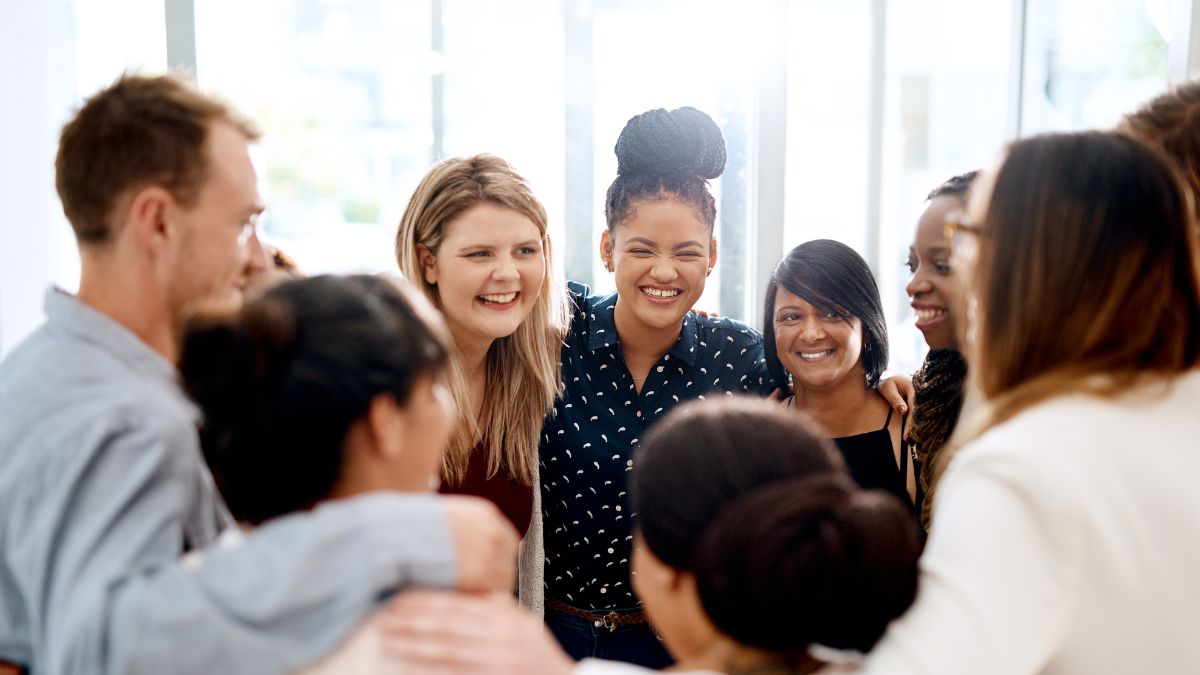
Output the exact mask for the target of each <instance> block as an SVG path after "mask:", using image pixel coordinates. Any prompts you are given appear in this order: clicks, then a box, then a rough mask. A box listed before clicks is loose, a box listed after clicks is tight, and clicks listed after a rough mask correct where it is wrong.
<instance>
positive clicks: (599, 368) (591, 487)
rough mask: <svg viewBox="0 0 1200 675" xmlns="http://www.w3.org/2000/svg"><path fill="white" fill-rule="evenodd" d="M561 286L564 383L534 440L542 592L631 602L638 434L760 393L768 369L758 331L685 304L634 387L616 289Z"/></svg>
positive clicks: (584, 604)
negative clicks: (568, 314)
mask: <svg viewBox="0 0 1200 675" xmlns="http://www.w3.org/2000/svg"><path fill="white" fill-rule="evenodd" d="M568 287H569V290H570V298H571V302H572V305H573V309H574V311H573V315H572V318H571V332H570V334H569V335H568V337H567V340H566V342H565V344H564V345H563V349H562V376H563V384H564V391H563V395H562V397H561V398H559V400H558V401H557V402H555V405H554V413H553V414H552V415H551V416H550V417H548V418H547V419H546V424H545V426H544V428H543V430H542V443H541V449H540V454H541V479H542V518H543V527H544V532H545V534H544V537H545V545H546V577H545V584H546V595H547V597H550V598H553V599H555V600H557V601H559V602H562V603H565V604H567V605H570V606H572V607H578V608H580V609H587V610H601V609H602V610H610V609H628V608H632V607H635V606H636V605H637V600H636V598H635V597H634V595H633V589H632V588H630V585H629V557H630V552H631V551H632V545H631V541H632V539H633V536H632V531H633V530H632V520H633V518H634V514H633V513H632V512H631V511H630V504H629V494H628V484H627V481H628V478H627V476H628V472H629V471H630V470H631V469H632V467H633V464H634V462H635V461H636V459H637V450H636V448H637V444H638V441H639V440H640V439H642V438H644V437H645V435H646V432H647V430H648V429H649V427H650V426H651V425H652V424H654V422H656V421H657V420H658V419H660V418H661V417H662V416H664V415H666V414H667V413H668V412H670V411H671V409H672V408H674V407H675V406H676V405H679V404H680V403H682V402H684V401H688V400H691V399H702V398H704V397H705V396H711V395H713V394H726V395H732V394H754V395H766V394H768V393H769V392H770V390H771V378H770V375H769V374H768V373H767V368H766V362H765V361H764V359H763V345H762V335H761V334H759V333H758V332H757V331H755V330H754V329H752V328H750V327H748V326H746V325H745V324H743V323H741V322H738V321H734V320H732V319H727V318H714V317H701V316H698V315H695V314H690V313H689V314H687V315H686V316H685V317H684V319H683V325H682V327H681V330H680V332H679V339H678V340H677V341H676V342H675V345H674V347H672V348H671V350H670V351H669V352H667V353H666V354H664V355H663V357H662V359H661V360H660V361H659V362H658V363H657V364H656V365H655V366H654V367H652V368H651V369H650V373H649V375H648V376H647V378H646V382H645V383H644V385H643V387H642V391H641V393H640V394H639V393H638V391H637V389H636V387H635V386H634V382H633V377H632V376H630V374H629V369H628V368H626V366H625V357H624V355H623V353H622V352H621V343H620V339H619V338H618V336H617V326H616V323H615V319H614V315H613V310H614V308H615V307H616V304H617V294H616V293H612V294H610V295H606V296H596V295H591V293H590V290H589V289H588V287H587V286H584V285H582V284H576V283H573V282H572V283H570V284H568Z"/></svg>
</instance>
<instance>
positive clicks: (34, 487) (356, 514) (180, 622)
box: [0, 290, 455, 675]
mask: <svg viewBox="0 0 1200 675" xmlns="http://www.w3.org/2000/svg"><path fill="white" fill-rule="evenodd" d="M45 308H46V314H47V317H48V320H47V322H46V323H45V324H44V325H43V326H42V327H41V328H39V329H38V330H37V331H36V332H35V333H34V334H33V335H32V336H31V337H30V338H29V339H27V340H26V341H25V342H23V343H22V344H21V345H20V346H19V347H18V348H17V349H15V350H14V351H13V352H12V354H11V355H9V357H8V358H7V359H5V360H4V362H3V363H2V364H0V660H9V661H15V662H17V663H24V664H27V665H29V666H30V670H31V671H32V672H33V673H36V674H41V673H53V674H58V673H154V674H156V675H157V674H161V673H168V672H171V673H255V674H259V673H281V672H287V671H291V670H295V669H297V668H299V667H301V666H304V665H307V664H309V663H311V662H313V661H315V660H316V659H317V658H319V657H320V656H322V655H323V654H324V653H325V652H327V651H328V650H329V649H331V648H332V647H333V646H335V645H336V644H337V643H338V642H339V641H340V640H341V639H342V638H343V637H344V636H345V635H346V634H347V633H348V632H349V631H350V629H351V628H353V627H354V625H355V624H356V623H357V622H359V621H360V620H361V619H362V618H363V617H364V616H365V615H366V614H367V613H368V612H369V611H370V610H371V609H372V608H373V607H374V606H375V605H376V604H377V603H378V601H379V599H380V598H381V597H382V596H383V595H385V594H386V593H387V592H388V591H390V590H393V589H395V588H397V587H398V586H402V585H408V584H420V585H428V586H443V587H448V586H452V585H453V583H454V581H455V578H454V577H455V567H454V555H453V548H452V543H451V539H450V534H449V530H448V528H447V524H446V520H445V516H444V514H443V512H442V511H441V509H440V507H439V506H438V504H437V502H436V500H435V499H434V498H433V497H429V496H416V497H413V496H401V495H393V494H376V495H370V496H364V497H359V498H355V499H348V500H339V501H337V502H331V503H328V504H326V505H324V506H322V507H320V508H318V509H316V510H314V511H311V512H308V513H303V514H296V515H292V516H287V517H284V518H279V519H276V520H273V521H271V522H270V523H268V524H266V525H264V526H263V527H260V528H258V529H256V530H255V531H254V532H253V533H251V534H250V535H249V536H248V537H247V538H246V539H245V540H244V541H243V542H241V543H240V544H239V545H237V546H233V547H228V548H227V547H215V548H213V549H210V550H208V551H206V552H205V553H204V555H203V556H202V559H201V562H200V564H199V565H195V566H184V565H183V564H181V561H180V556H181V554H182V552H183V551H184V549H185V547H189V548H203V547H206V546H208V545H209V544H211V543H212V542H214V541H215V540H216V538H217V536H218V534H219V532H220V530H221V529H222V528H223V527H225V526H226V525H228V524H229V523H230V519H229V516H228V512H227V511H226V509H225V507H224V505H223V504H222V502H221V500H220V498H219V496H218V495H217V493H216V491H215V489H214V488H213V482H212V478H211V476H210V474H209V472H208V469H207V467H206V466H205V464H204V460H203V457H202V455H201V452H200V448H199V443H198V439H197V435H196V420H197V411H196V409H195V408H194V407H193V406H192V404H191V403H190V402H189V401H188V400H187V399H186V398H185V396H184V395H183V393H182V392H181V391H180V389H179V386H178V384H177V381H176V375H175V369H174V367H173V366H172V364H170V363H169V362H168V361H166V360H165V359H163V358H162V357H161V356H159V355H158V354H157V353H155V352H154V351H152V350H151V349H150V348H149V347H148V346H147V345H146V344H145V343H143V342H142V341H141V340H139V339H138V338H137V337H136V336H134V335H133V334H132V333H130V332H129V331H128V330H126V329H125V328H124V327H122V326H120V325H118V324H117V323H115V322H114V321H112V320H111V319H109V318H108V317H106V316H104V315H102V314H100V313H98V312H96V311H94V310H92V309H91V308H89V307H87V306H85V305H83V304H82V303H80V302H78V301H77V300H76V299H75V298H73V297H72V296H70V295H68V294H66V293H63V292H61V291H55V290H51V291H49V292H48V293H47V295H46V305H45Z"/></svg>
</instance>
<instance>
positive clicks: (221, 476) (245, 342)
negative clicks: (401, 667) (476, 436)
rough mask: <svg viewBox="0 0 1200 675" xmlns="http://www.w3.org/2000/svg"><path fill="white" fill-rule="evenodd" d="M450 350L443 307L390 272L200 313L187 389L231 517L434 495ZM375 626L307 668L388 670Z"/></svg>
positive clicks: (294, 288) (448, 416) (188, 345)
mask: <svg viewBox="0 0 1200 675" xmlns="http://www.w3.org/2000/svg"><path fill="white" fill-rule="evenodd" d="M401 283H402V282H401ZM449 354H450V352H449V348H448V340H447V337H446V333H445V328H444V327H443V325H442V323H441V319H440V317H438V315H437V313H436V311H435V310H434V309H433V307H432V306H430V305H429V303H428V302H427V301H426V300H425V299H424V298H422V297H420V296H419V295H418V294H417V293H415V292H413V291H410V290H408V288H407V285H406V284H405V285H399V284H397V283H394V282H392V281H390V280H387V279H384V278H380V277H371V276H349V277H335V276H318V277H312V278H308V279H301V280H295V281H286V282H283V283H281V284H279V285H277V286H274V287H272V288H270V289H268V290H266V291H264V292H263V293H262V294H261V295H259V296H256V297H254V298H252V299H251V300H250V301H249V302H247V303H246V305H245V306H244V307H243V308H242V309H241V311H239V312H237V313H235V314H225V313H223V314H219V315H211V316H201V317H198V318H196V319H194V320H193V321H191V323H190V325H189V326H188V328H187V330H186V334H185V337H184V340H183V350H182V354H181V357H180V364H179V368H180V374H181V378H182V384H183V386H184V388H185V389H186V390H187V392H188V393H189V394H190V395H191V396H192V398H193V399H194V400H195V401H196V403H197V404H198V406H199V407H200V410H201V412H202V413H203V423H202V425H201V427H200V437H201V447H202V449H203V451H204V457H205V460H207V462H208V464H209V467H210V468H211V469H212V474H213V477H214V479H215V480H216V483H217V487H218V489H219V490H220V491H221V495H222V496H223V497H224V499H225V503H226V504H228V506H229V510H230V512H231V513H232V514H233V516H234V518H236V519H237V520H238V521H239V522H240V523H241V524H242V526H243V527H254V526H259V525H263V524H264V523H267V522H268V521H271V520H272V519H274V518H277V517H279V516H284V515H286V514H289V513H292V512H295V511H301V510H307V509H312V508H317V507H318V506H319V505H320V504H321V503H322V502H326V501H330V500H336V499H343V498H350V497H355V496H359V495H366V494H368V493H379V492H407V493H426V492H430V491H432V490H433V489H434V486H435V485H436V484H437V481H436V477H437V475H438V471H439V468H440V467H441V463H442V452H443V451H444V449H445V447H446V444H447V442H448V440H449V438H450V431H451V421H452V419H453V417H454V405H453V402H452V400H451V398H450V395H449V392H448V391H447V389H446V386H445V384H444V381H445V377H446V372H447V369H448V365H449V358H450V357H449ZM392 526H394V527H403V524H399V523H397V524H392ZM231 532H235V531H234V530H231ZM226 543H227V544H230V545H236V544H232V543H231V542H230V541H229V540H228V539H227V541H226ZM286 562H287V561H281V563H286ZM187 564H205V562H204V560H203V558H202V557H191V558H189V559H188V561H187ZM362 564H363V565H364V566H367V567H369V566H370V565H371V564H372V563H371V561H367V560H364V561H362ZM314 573H318V574H319V573H320V572H319V570H314ZM356 590H357V589H353V588H347V589H344V591H345V592H346V593H348V594H352V593H354V592H356ZM376 625H377V622H376V621H375V620H368V621H367V623H366V624H365V625H364V626H363V627H362V628H361V629H360V630H358V631H357V632H355V633H353V634H352V636H351V637H350V638H349V639H348V640H347V641H346V642H345V643H344V645H343V646H342V647H341V648H340V649H339V650H336V651H334V652H333V653H332V654H330V655H329V656H327V657H326V658H325V660H323V661H322V662H321V663H319V664H317V665H316V666H314V667H313V669H312V670H306V671H304V672H305V673H313V674H315V673H347V672H355V673H357V672H376V673H378V672H384V670H383V668H384V664H383V663H382V660H381V657H382V653H381V652H380V650H379V648H378V645H377V642H378V631H377V629H376ZM326 648H328V646H326ZM299 665H302V664H297V666H299ZM387 672H392V671H390V670H389V671H387Z"/></svg>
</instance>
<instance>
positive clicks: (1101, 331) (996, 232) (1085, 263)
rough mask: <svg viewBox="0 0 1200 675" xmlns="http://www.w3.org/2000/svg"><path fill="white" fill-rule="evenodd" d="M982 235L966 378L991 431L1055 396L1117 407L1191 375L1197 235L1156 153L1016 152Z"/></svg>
mask: <svg viewBox="0 0 1200 675" xmlns="http://www.w3.org/2000/svg"><path fill="white" fill-rule="evenodd" d="M979 236H980V237H981V241H980V249H979V258H978V262H977V265H976V269H975V278H974V292H975V294H976V297H977V300H978V302H979V308H980V309H979V322H978V327H977V332H976V344H975V349H976V355H975V356H976V359H977V360H973V361H972V368H973V369H974V368H975V364H978V370H977V372H978V374H979V380H978V381H979V385H980V387H981V389H982V390H983V393H984V394H985V395H986V396H987V397H988V398H989V399H991V402H992V411H991V417H990V419H989V421H988V422H987V423H986V426H992V425H995V424H999V423H1000V422H1003V421H1005V420H1007V419H1009V418H1011V417H1012V416H1013V415H1015V414H1017V413H1018V412H1020V411H1021V410H1024V409H1025V408H1028V407H1030V406H1032V405H1034V404H1036V403H1039V402H1041V401H1044V400H1046V399H1047V398H1050V397H1052V396H1056V395H1059V394H1064V393H1071V392H1079V393H1088V394H1093V395H1099V396H1112V395H1116V394H1119V393H1121V392H1122V391H1125V390H1127V389H1128V388H1130V387H1131V386H1134V385H1136V384H1139V383H1140V382H1141V381H1143V380H1147V379H1153V378H1155V377H1158V378H1161V377H1166V378H1167V379H1168V380H1169V379H1170V377H1171V376H1174V375H1177V374H1180V373H1182V372H1184V371H1187V370H1189V369H1191V368H1193V367H1195V365H1196V363H1197V360H1198V356H1200V287H1198V284H1197V267H1196V265H1197V242H1196V229H1195V228H1194V227H1192V219H1191V216H1190V209H1189V206H1188V200H1187V198H1186V193H1185V190H1184V188H1183V185H1182V181H1181V179H1180V178H1179V177H1178V176H1177V175H1176V174H1175V173H1174V172H1173V171H1172V169H1171V167H1170V166H1169V165H1168V164H1167V163H1166V162H1165V161H1164V160H1163V159H1161V158H1160V156H1159V155H1158V154H1157V153H1155V152H1154V151H1152V150H1150V149H1149V148H1147V147H1145V146H1143V145H1142V144H1140V143H1138V142H1137V141H1134V140H1132V139H1130V138H1127V137H1125V136H1122V135H1120V134H1115V133H1102V132H1089V133H1078V134H1052V135H1045V136H1039V137H1034V138H1030V139H1026V140H1021V141H1017V142H1016V143H1014V144H1013V145H1012V146H1011V147H1010V148H1009V151H1008V155H1007V157H1006V158H1005V160H1004V162H1003V164H1002V165H1001V166H1000V168H999V170H998V171H997V174H996V180H995V184H994V187H993V190H992V194H991V200H990V202H989V204H988V206H987V211H986V215H985V217H984V221H983V223H982V229H981V230H980V234H979ZM1131 312H1136V313H1137V319H1136V320H1134V321H1131V320H1130V315H1131Z"/></svg>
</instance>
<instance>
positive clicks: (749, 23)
mask: <svg viewBox="0 0 1200 675" xmlns="http://www.w3.org/2000/svg"><path fill="white" fill-rule="evenodd" d="M581 4H582V3H581ZM591 7H592V8H593V12H594V14H593V15H592V24H591V25H592V33H591V35H590V36H589V37H590V38H591V40H592V45H593V50H592V54H593V59H592V68H593V71H592V72H593V73H594V74H593V77H594V87H593V89H592V94H591V96H592V99H593V100H592V101H591V110H590V114H591V115H592V116H593V118H592V120H593V136H592V138H591V139H590V142H591V145H592V162H591V173H592V180H591V185H592V196H593V197H592V209H591V225H590V227H587V228H584V227H578V226H575V225H574V224H572V227H571V229H570V231H569V234H568V236H570V237H587V238H588V239H589V244H588V247H587V248H585V249H581V250H582V251H584V252H588V253H590V251H591V250H593V249H596V248H598V246H599V237H600V232H601V231H602V230H603V229H604V195H605V192H606V191H607V189H608V186H609V184H610V183H611V182H612V180H613V178H615V177H616V171H617V161H616V155H614V154H613V146H614V145H615V143H616V140H617V136H618V135H620V132H621V129H622V128H623V127H624V126H625V122H626V121H628V119H629V118H630V117H633V116H634V115H637V114H639V113H642V112H645V111H646V110H649V109H652V108H667V109H674V108H678V107H680V106H693V107H695V108H699V109H700V110H703V111H704V112H706V113H708V114H709V115H711V116H712V117H713V119H714V120H715V121H716V122H717V124H718V125H719V126H720V127H721V130H722V132H723V133H724V135H725V143H726V146H727V149H728V153H729V161H728V164H727V165H726V168H725V173H724V175H722V177H721V178H719V179H717V180H715V181H712V189H713V193H714V195H715V196H716V199H717V221H718V222H717V231H716V233H715V236H716V237H717V240H718V242H719V251H720V263H719V264H718V265H717V267H716V269H715V270H714V271H713V273H712V275H711V276H710V277H709V278H708V282H707V284H706V286H705V290H704V295H703V297H702V298H701V299H700V301H699V303H698V304H697V307H698V308H700V309H704V310H707V311H710V312H718V313H723V314H728V315H730V316H733V317H734V318H743V317H744V316H746V315H747V313H748V312H746V308H745V307H744V302H742V295H743V294H742V293H741V290H742V289H743V287H744V284H745V283H746V281H745V279H746V270H745V259H746V258H745V254H744V252H743V247H744V246H745V244H746V241H747V236H746V233H747V227H748V222H749V220H748V219H749V215H748V214H749V213H750V208H749V206H750V205H749V199H750V195H751V194H752V193H751V192H750V190H751V185H752V181H753V173H752V171H751V167H752V166H753V160H752V157H753V146H752V138H753V137H752V135H751V133H752V128H753V119H754V116H755V86H756V82H757V74H758V67H759V63H760V59H761V58H762V56H761V55H760V54H759V49H758V46H757V44H758V40H757V39H756V27H757V26H758V23H757V22H759V21H763V20H766V19H764V18H763V16H762V13H761V8H762V3H757V2H753V3H745V4H739V5H733V4H731V3H728V2H721V1H719V0H704V1H702V2H695V1H683V0H672V1H659V2H645V3H636V4H635V3H628V2H618V1H609V2H602V1H601V2H594V3H591ZM581 74H582V73H574V72H572V73H568V76H576V75H581ZM568 106H569V107H570V108H574V107H575V106H574V105H573V102H572V101H568ZM570 108H569V109H570ZM569 114H570V113H569ZM569 142H570V141H569ZM574 170H576V167H574V166H571V165H568V166H567V171H568V172H571V171H574ZM588 260H589V262H590V265H589V267H590V269H589V270H586V271H589V272H590V276H591V282H592V285H593V287H594V288H596V289H599V290H602V291H607V290H611V289H612V288H613V281H612V275H611V274H609V273H608V272H606V271H604V269H603V267H602V266H601V264H600V260H599V256H597V255H589V256H588ZM576 269H578V267H577V268H576Z"/></svg>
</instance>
